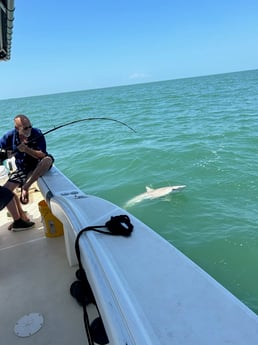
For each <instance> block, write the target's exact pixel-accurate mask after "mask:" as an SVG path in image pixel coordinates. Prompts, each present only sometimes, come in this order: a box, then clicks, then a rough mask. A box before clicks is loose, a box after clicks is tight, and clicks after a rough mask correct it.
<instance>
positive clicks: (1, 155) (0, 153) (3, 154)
mask: <svg viewBox="0 0 258 345" xmlns="http://www.w3.org/2000/svg"><path fill="white" fill-rule="evenodd" d="M7 158H8V152H7V151H6V150H3V149H0V165H3V161H5V160H6V159H7Z"/></svg>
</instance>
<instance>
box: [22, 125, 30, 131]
mask: <svg viewBox="0 0 258 345" xmlns="http://www.w3.org/2000/svg"><path fill="white" fill-rule="evenodd" d="M31 128H32V126H27V127H22V129H23V130H24V131H27V129H31Z"/></svg>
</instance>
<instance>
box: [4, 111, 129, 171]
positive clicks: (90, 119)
mask: <svg viewBox="0 0 258 345" xmlns="http://www.w3.org/2000/svg"><path fill="white" fill-rule="evenodd" d="M93 120H105V121H113V122H117V123H119V124H121V125H123V126H126V127H127V128H129V129H130V130H131V131H133V132H134V133H136V130H135V129H133V128H132V127H130V126H129V125H128V124H126V123H125V122H122V121H120V120H116V119H112V118H111V117H86V118H84V119H78V120H74V121H70V122H66V123H64V124H62V125H59V126H56V127H53V128H51V129H49V130H48V131H46V132H44V133H42V134H40V135H39V136H37V137H35V138H33V139H31V140H29V141H28V142H27V144H29V143H30V142H32V141H34V140H36V139H38V138H40V137H41V136H45V135H47V134H49V133H51V132H54V131H57V130H58V129H60V128H63V127H66V126H70V125H73V124H76V123H78V122H83V121H93ZM10 150H12V147H7V148H6V149H1V148H0V164H1V162H2V161H3V160H5V159H6V158H7V151H10ZM13 153H15V151H14V152H13Z"/></svg>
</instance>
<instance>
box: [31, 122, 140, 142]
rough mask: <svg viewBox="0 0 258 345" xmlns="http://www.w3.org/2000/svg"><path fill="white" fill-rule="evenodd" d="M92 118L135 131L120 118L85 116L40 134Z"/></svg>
mask: <svg viewBox="0 0 258 345" xmlns="http://www.w3.org/2000/svg"><path fill="white" fill-rule="evenodd" d="M92 120H107V121H113V122H117V123H120V124H121V125H123V126H126V127H127V128H129V129H130V130H131V131H133V132H134V133H136V130H135V129H133V128H132V127H130V126H129V125H127V124H126V123H125V122H122V121H120V120H116V119H112V118H110V117H86V118H85V119H79V120H74V121H71V122H67V123H64V124H62V125H59V126H57V127H54V128H51V129H49V130H48V131H46V132H44V133H42V135H46V134H48V133H51V132H54V131H56V130H57V129H60V128H62V127H66V126H70V125H73V124H75V123H78V122H83V121H92ZM34 140H35V139H34Z"/></svg>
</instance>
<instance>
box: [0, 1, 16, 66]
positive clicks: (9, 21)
mask: <svg viewBox="0 0 258 345" xmlns="http://www.w3.org/2000/svg"><path fill="white" fill-rule="evenodd" d="M13 20H14V0H0V61H3V60H9V59H10V57H11V43H12V32H13Z"/></svg>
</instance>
